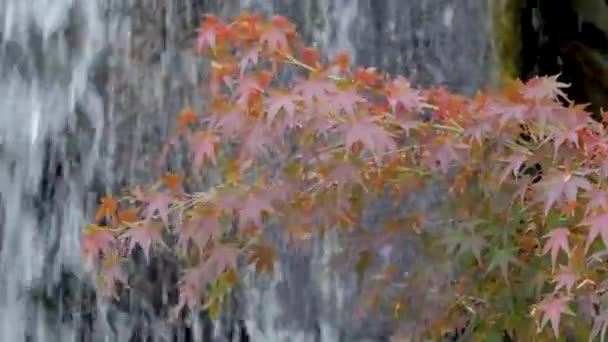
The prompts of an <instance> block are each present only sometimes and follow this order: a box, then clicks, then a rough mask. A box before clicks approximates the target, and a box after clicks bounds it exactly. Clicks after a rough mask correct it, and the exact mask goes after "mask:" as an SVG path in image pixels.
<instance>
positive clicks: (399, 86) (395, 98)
mask: <svg viewBox="0 0 608 342" xmlns="http://www.w3.org/2000/svg"><path fill="white" fill-rule="evenodd" d="M387 93H388V94H387V99H388V103H389V105H390V106H391V108H392V110H393V113H394V114H396V113H397V111H398V108H399V107H398V106H399V105H401V107H402V108H403V109H404V110H405V111H408V112H409V111H419V110H421V109H422V108H423V107H424V105H425V104H426V100H427V99H426V98H425V97H424V96H422V93H421V92H420V91H419V90H417V89H413V88H412V87H411V85H410V82H409V81H408V80H407V79H405V78H404V77H402V76H399V77H397V78H396V79H395V80H393V82H391V84H390V85H389V86H388V89H387Z"/></svg>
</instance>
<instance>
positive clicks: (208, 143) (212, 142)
mask: <svg viewBox="0 0 608 342" xmlns="http://www.w3.org/2000/svg"><path fill="white" fill-rule="evenodd" d="M218 143H219V137H218V136H217V135H215V134H213V133H210V132H204V131H198V132H196V133H194V134H193V135H192V136H191V137H190V148H191V149H192V154H193V157H194V159H193V161H192V167H193V168H194V170H196V171H198V170H200V169H201V166H202V165H203V161H204V160H205V158H207V159H209V160H211V162H212V163H213V164H215V155H216V151H217V144H218Z"/></svg>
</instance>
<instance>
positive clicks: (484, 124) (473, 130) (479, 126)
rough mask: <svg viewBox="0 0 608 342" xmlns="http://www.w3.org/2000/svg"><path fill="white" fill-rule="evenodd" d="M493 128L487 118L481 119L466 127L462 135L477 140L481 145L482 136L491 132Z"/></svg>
mask: <svg viewBox="0 0 608 342" xmlns="http://www.w3.org/2000/svg"><path fill="white" fill-rule="evenodd" d="M493 130H494V128H493V127H492V124H491V123H490V122H488V121H487V120H482V121H481V122H478V123H476V124H475V125H472V126H470V127H468V128H467V129H466V130H465V131H464V134H463V136H464V137H465V138H471V139H473V141H475V142H477V143H478V144H479V145H483V139H484V137H485V136H486V135H487V134H489V133H493Z"/></svg>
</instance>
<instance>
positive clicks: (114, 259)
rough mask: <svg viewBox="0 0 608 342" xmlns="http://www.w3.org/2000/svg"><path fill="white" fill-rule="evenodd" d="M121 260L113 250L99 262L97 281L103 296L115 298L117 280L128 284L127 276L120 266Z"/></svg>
mask: <svg viewBox="0 0 608 342" xmlns="http://www.w3.org/2000/svg"><path fill="white" fill-rule="evenodd" d="M121 260H122V259H121V258H120V256H119V255H118V254H117V253H116V252H113V253H110V254H109V255H108V256H106V257H105V258H104V259H103V261H102V263H101V269H100V271H99V276H98V282H99V285H100V286H99V288H100V293H101V295H102V296H103V297H105V298H115V299H117V291H116V283H117V282H120V283H121V284H123V285H128V277H127V274H126V273H125V271H124V270H123V269H122V267H121Z"/></svg>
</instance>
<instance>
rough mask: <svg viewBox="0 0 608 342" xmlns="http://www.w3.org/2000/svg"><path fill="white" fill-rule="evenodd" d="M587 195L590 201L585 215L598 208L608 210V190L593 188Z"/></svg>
mask: <svg viewBox="0 0 608 342" xmlns="http://www.w3.org/2000/svg"><path fill="white" fill-rule="evenodd" d="M585 195H586V197H587V198H588V199H589V202H587V205H586V206H585V215H588V214H589V213H590V212H591V211H594V210H598V209H599V210H604V211H608V192H606V191H605V190H592V191H589V192H587V193H586V194H585Z"/></svg>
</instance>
